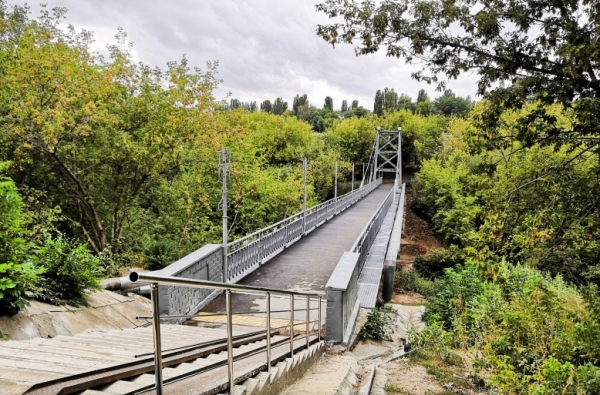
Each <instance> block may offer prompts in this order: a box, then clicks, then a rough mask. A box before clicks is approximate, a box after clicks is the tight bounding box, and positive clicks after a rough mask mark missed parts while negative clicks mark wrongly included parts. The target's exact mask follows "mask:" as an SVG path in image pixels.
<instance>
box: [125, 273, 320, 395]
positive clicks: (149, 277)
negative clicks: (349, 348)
mask: <svg viewBox="0 0 600 395" xmlns="http://www.w3.org/2000/svg"><path fill="white" fill-rule="evenodd" d="M129 278H130V280H131V282H148V283H150V298H151V300H152V330H153V339H154V373H155V378H156V393H157V394H158V395H162V393H163V379H162V347H161V335H160V320H161V319H165V318H173V317H167V316H162V317H161V316H160V302H159V297H158V286H159V285H172V286H182V287H191V288H205V289H206V288H208V289H219V290H224V291H225V306H226V315H227V338H226V340H227V365H228V369H227V373H228V377H229V393H230V394H232V393H233V388H234V385H235V382H234V379H235V377H234V375H233V362H234V359H238V357H236V358H234V356H233V339H234V336H233V319H232V318H233V310H232V307H231V292H236V291H241V292H249V293H259V294H264V295H265V297H266V309H267V310H266V314H267V316H266V321H267V322H266V329H265V331H266V332H267V336H266V342H267V345H266V351H267V361H266V364H267V371H268V372H269V373H270V372H271V360H272V359H271V333H270V331H271V313H272V311H271V294H276V295H287V296H288V297H289V299H290V309H289V312H290V322H289V330H290V334H289V342H290V357H293V355H294V328H295V327H297V326H298V325H302V324H303V323H304V324H305V325H306V348H307V349H308V347H309V345H310V324H311V323H314V322H317V323H318V324H317V331H318V336H317V341H318V342H321V304H322V297H321V295H320V294H317V293H310V292H301V291H288V290H285V289H275V288H264V287H252V286H248V285H239V284H226V283H217V282H214V281H205V280H195V279H189V278H181V277H170V276H162V275H158V274H151V273H138V272H132V273H131V274H130V275H129ZM296 297H304V298H306V308H305V309H295V308H294V299H295V298H296ZM311 298H316V299H318V308H317V309H316V310H318V319H317V320H316V321H314V320H313V321H311V320H310V311H311V310H315V309H311V307H310V300H311ZM302 310H304V311H306V319H305V321H304V322H300V323H298V324H296V323H295V320H294V312H295V311H302ZM252 355H254V354H252Z"/></svg>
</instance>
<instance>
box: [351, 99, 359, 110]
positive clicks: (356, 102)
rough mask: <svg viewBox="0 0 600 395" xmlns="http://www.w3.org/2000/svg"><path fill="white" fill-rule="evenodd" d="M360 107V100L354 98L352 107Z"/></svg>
mask: <svg viewBox="0 0 600 395" xmlns="http://www.w3.org/2000/svg"><path fill="white" fill-rule="evenodd" d="M356 108H358V100H352V109H353V110H354V109H356Z"/></svg>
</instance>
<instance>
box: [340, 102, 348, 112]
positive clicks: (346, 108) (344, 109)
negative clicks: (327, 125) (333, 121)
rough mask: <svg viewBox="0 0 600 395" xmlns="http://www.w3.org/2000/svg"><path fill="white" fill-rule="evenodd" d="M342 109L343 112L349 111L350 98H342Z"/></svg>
mask: <svg viewBox="0 0 600 395" xmlns="http://www.w3.org/2000/svg"><path fill="white" fill-rule="evenodd" d="M341 111H342V113H345V112H346V111H348V100H342V108H341Z"/></svg>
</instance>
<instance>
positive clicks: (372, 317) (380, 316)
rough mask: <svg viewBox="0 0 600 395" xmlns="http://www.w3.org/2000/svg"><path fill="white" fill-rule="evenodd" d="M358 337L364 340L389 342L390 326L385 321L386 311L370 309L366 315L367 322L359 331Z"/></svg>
mask: <svg viewBox="0 0 600 395" xmlns="http://www.w3.org/2000/svg"><path fill="white" fill-rule="evenodd" d="M359 336H360V337H361V339H364V340H375V341H382V340H391V336H390V324H389V323H388V322H387V321H386V311H380V310H379V309H377V308H373V309H371V311H369V314H368V315H367V322H365V324H364V325H363V327H362V328H361V329H360V333H359Z"/></svg>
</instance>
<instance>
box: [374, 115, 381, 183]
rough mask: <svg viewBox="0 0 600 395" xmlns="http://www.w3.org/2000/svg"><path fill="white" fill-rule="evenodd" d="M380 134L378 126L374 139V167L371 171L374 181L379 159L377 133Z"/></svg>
mask: <svg viewBox="0 0 600 395" xmlns="http://www.w3.org/2000/svg"><path fill="white" fill-rule="evenodd" d="M380 132H381V128H380V127H379V126H378V127H377V137H375V156H374V162H373V163H374V165H373V170H374V173H373V175H374V180H376V179H377V159H379V133H380Z"/></svg>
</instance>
